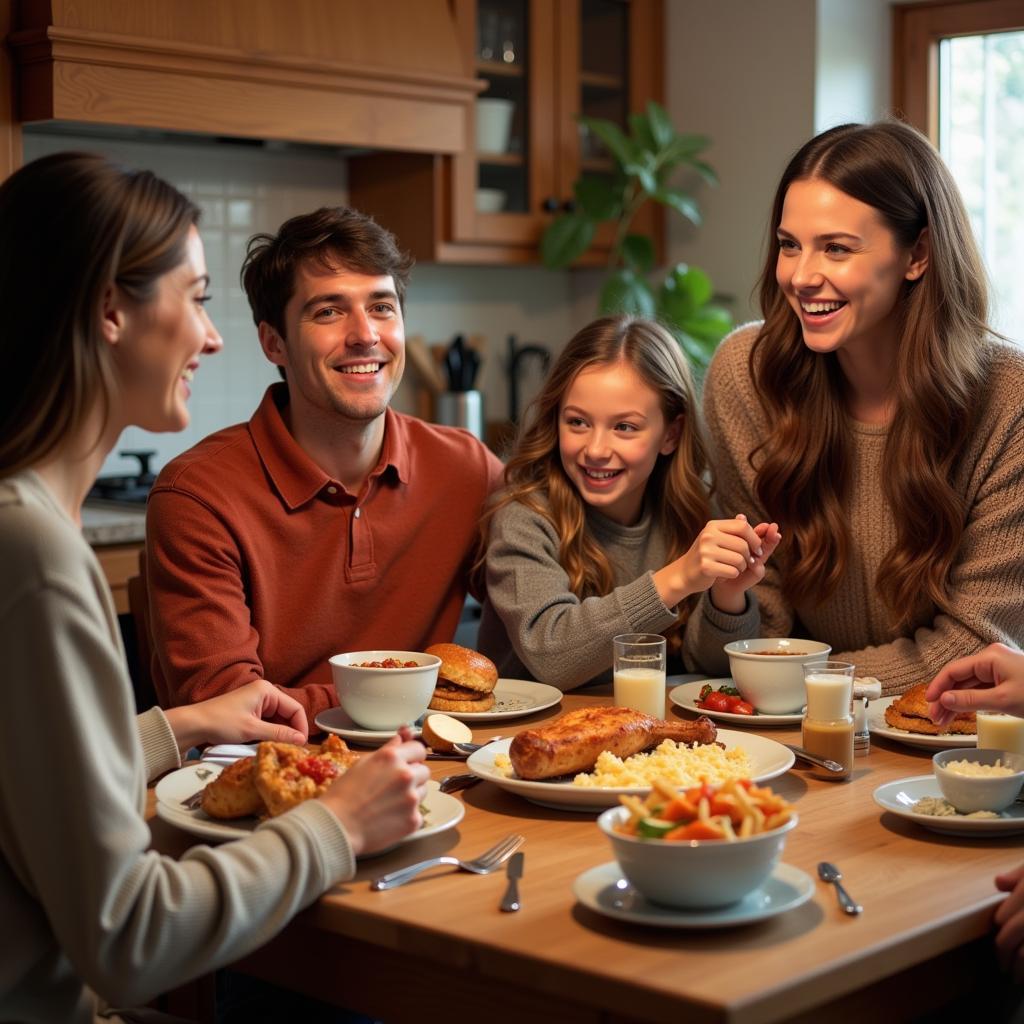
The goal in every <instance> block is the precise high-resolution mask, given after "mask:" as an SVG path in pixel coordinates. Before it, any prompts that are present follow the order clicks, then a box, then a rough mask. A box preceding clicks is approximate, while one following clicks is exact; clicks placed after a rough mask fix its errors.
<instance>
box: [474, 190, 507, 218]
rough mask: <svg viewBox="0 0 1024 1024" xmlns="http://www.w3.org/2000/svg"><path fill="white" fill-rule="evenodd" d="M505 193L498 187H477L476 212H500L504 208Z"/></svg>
mask: <svg viewBox="0 0 1024 1024" xmlns="http://www.w3.org/2000/svg"><path fill="white" fill-rule="evenodd" d="M506 198H507V196H506V193H505V192H504V191H503V190H502V189H500V188H478V189H477V190H476V210H477V213H501V211H502V210H503V209H505V199H506Z"/></svg>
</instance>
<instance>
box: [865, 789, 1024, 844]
mask: <svg viewBox="0 0 1024 1024" xmlns="http://www.w3.org/2000/svg"><path fill="white" fill-rule="evenodd" d="M926 796H935V797H939V798H940V799H941V798H942V790H941V789H940V788H939V782H938V780H937V779H936V778H935V776H934V775H914V776H911V777H910V778H909V779H897V780H896V781H895V782H887V783H886V784H885V785H884V786H879V787H878V789H876V790H875V793H874V797H875V803H876V804H878V806H879V807H881V808H883V809H884V810H886V811H891V812H892V813H893V814H898V815H899V816H900V817H901V818H906V819H908V820H909V821H916V822H917V823H918V825H924V827H925V828H930V829H931V830H932V831H933V832H945V833H947V834H948V835H954V836H972V837H974V838H975V839H985V838H988V837H990V836H1010V835H1016V834H1017V833H1019V832H1024V804H1010V806H1009V807H1007V808H1006V810H1005V811H1003V812H1002V814H1001V816H1000V817H998V818H967V817H964V815H962V814H957V815H951V816H949V817H939V816H938V815H935V814H916V813H915V812H914V810H913V807H914V804H915V803H917V801H918V800H923V799H924V798H925V797H926Z"/></svg>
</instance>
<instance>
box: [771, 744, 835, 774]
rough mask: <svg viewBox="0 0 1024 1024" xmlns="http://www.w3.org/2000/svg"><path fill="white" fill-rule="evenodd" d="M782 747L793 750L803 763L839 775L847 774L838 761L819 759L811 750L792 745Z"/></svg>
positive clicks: (825, 758)
mask: <svg viewBox="0 0 1024 1024" xmlns="http://www.w3.org/2000/svg"><path fill="white" fill-rule="evenodd" d="M782 745H783V746H784V747H786V748H787V749H789V750H792V751H793V753H794V754H795V755H796V756H797V757H798V758H799V759H800V760H801V761H806V762H807V763H808V764H815V765H817V766H818V767H819V768H824V769H825V771H827V772H835V773H836V774H837V775H839V774H840V773H845V772H846V769H845V768H844V767H843V766H842V765H841V764H840V763H839V762H838V761H832V760H830V759H829V758H827V757H818V755H817V754H812V753H811V752H810V751H809V750H805V749H804V748H803V747H798V746H795V745H794V744H792V743H783V744H782Z"/></svg>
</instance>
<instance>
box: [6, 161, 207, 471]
mask: <svg viewBox="0 0 1024 1024" xmlns="http://www.w3.org/2000/svg"><path fill="white" fill-rule="evenodd" d="M198 217H199V209H198V208H197V207H196V206H195V205H193V203H191V202H190V201H189V200H188V199H186V198H185V197H184V196H183V195H182V194H181V193H180V192H178V191H177V190H176V189H174V188H173V187H172V186H171V185H168V184H167V182H165V181H162V180H161V179H160V178H157V177H156V176H155V175H154V174H152V173H150V172H149V171H132V170H127V169H125V168H122V167H119V166H117V165H115V164H112V163H111V162H110V161H109V160H107V159H106V158H105V157H102V156H97V155H95V154H92V153H55V154H53V155H52V156H47V157H43V158H41V159H39V160H35V161H33V162H32V163H30V164H26V165H25V166H24V167H22V168H21V169H20V170H18V171H16V172H15V173H14V174H12V175H11V177H9V178H8V179H7V180H6V181H5V182H4V183H3V185H0V305H2V306H3V310H4V315H3V325H2V326H0V355H2V360H3V364H4V369H5V372H4V373H3V374H0V476H8V475H10V474H12V473H16V472H18V470H20V469H23V468H25V467H26V466H30V465H32V464H33V463H36V462H38V461H40V460H41V459H45V458H46V457H47V456H48V455H50V454H51V453H53V452H54V451H55V450H56V449H57V448H58V446H59V445H60V444H61V442H62V441H64V440H65V439H66V438H68V437H74V436H76V435H78V434H79V433H80V432H81V430H82V429H83V428H84V426H85V424H86V421H87V420H88V418H89V416H90V415H91V414H92V412H93V409H94V408H95V405H96V402H97V401H98V400H99V401H102V402H103V420H104V421H106V419H107V416H108V415H109V402H110V398H111V396H112V394H113V389H114V387H115V374H114V370H113V364H112V359H111V354H110V346H109V345H108V344H107V343H106V342H105V341H104V340H103V338H102V335H101V333H100V322H101V315H102V308H103V302H104V299H105V297H106V293H107V290H108V289H109V288H110V287H112V286H115V285H116V286H117V287H118V288H120V289H121V290H122V291H123V292H124V293H125V294H126V295H128V296H129V297H130V298H131V299H132V300H134V301H135V302H146V301H148V300H150V299H152V298H153V296H154V295H155V293H156V284H157V279H158V278H160V277H161V276H163V275H164V274H166V273H167V272H168V271H171V270H173V269H174V268H175V267H177V266H178V265H179V264H180V263H181V262H182V261H183V260H184V258H185V244H186V238H187V235H188V230H189V228H190V227H191V226H192V225H193V224H194V223H195V222H196V221H197V219H198Z"/></svg>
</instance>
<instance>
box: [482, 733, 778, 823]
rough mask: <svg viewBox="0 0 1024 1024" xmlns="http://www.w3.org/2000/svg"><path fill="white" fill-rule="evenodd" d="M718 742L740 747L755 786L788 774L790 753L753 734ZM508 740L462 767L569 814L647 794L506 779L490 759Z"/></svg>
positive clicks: (644, 788) (637, 789)
mask: <svg viewBox="0 0 1024 1024" xmlns="http://www.w3.org/2000/svg"><path fill="white" fill-rule="evenodd" d="M718 740H719V742H721V743H723V744H725V748H726V750H731V749H732V748H733V747H742V748H743V749H744V750H746V752H747V754H748V755H749V756H750V762H751V767H752V768H753V771H752V773H751V774H752V778H753V779H754V781H755V782H767V781H768V780H769V779H774V778H775V777H776V776H777V775H781V774H782V773H783V772H786V771H789V769H790V768H792V766H793V762H794V760H795V758H794V756H793V752H792V751H791V750H790V749H789V748H788V747H784V746H783V745H782V744H781V743H776V742H775V740H769V739H766V738H765V737H764V736H758V735H756V734H754V733H741V732H732V731H730V730H728V729H719V730H718ZM511 745H512V740H511V739H507V740H498V741H496V742H494V743H488V744H487V746H485V747H482V748H481V749H480V750H478V751H476V752H475V753H473V754H470V755H469V758H468V760H467V761H466V767H467V768H468V769H469V770H470V771H471V772H472V773H473V774H474V775H478V776H479V777H480V778H481V779H484V780H485V781H486V782H493V783H494V784H495V785H496V786H500V787H501V788H502V789H507V790H508V791H509V792H510V793H517V794H518V795H519V796H522V797H525V798H526V799H527V800H530V801H531V802H533V803H535V804H540V805H541V806H542V807H555V808H557V809H559V810H570V811H601V810H604V809H605V808H606V807H615V806H617V805H618V803H619V797H620V796H622V795H623V794H633V795H635V796H643V795H644V794H646V793H649V792H650V786H639V787H638V786H629V787H622V786H615V787H611V786H603V787H596V786H576V785H574V784H573V783H572V782H534V781H530V780H527V779H520V778H518V777H517V776H512V777H511V778H509V777H508V776H506V775H502V773H501V772H500V771H499V770H498V768H497V767H496V766H495V764H494V758H495V757H496V756H497V755H498V754H507V753H508V749H509V747H510V746H511Z"/></svg>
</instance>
